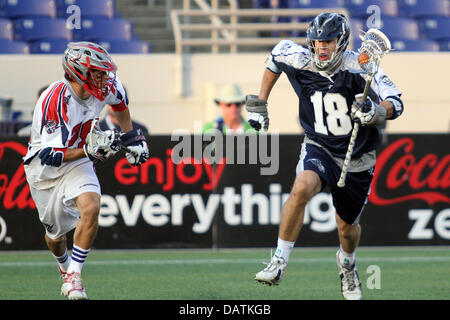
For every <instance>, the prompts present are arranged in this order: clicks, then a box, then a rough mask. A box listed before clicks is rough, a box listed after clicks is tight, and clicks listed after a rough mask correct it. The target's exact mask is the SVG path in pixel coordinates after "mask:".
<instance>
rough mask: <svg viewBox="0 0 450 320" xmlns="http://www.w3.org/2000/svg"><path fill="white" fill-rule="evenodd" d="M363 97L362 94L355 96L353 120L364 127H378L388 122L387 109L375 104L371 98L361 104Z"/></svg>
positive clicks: (351, 114) (352, 112)
mask: <svg viewBox="0 0 450 320" xmlns="http://www.w3.org/2000/svg"><path fill="white" fill-rule="evenodd" d="M362 97H363V94H362V93H360V94H357V95H356V96H355V101H353V104H352V110H351V113H350V116H351V117H352V119H353V120H354V121H355V122H358V123H360V124H361V125H362V126H371V127H376V126H379V125H381V124H383V123H384V121H385V120H386V109H385V108H383V107H382V106H380V105H378V104H376V103H375V102H373V101H372V99H370V97H369V96H368V97H367V99H366V101H365V102H363V103H361V100H362Z"/></svg>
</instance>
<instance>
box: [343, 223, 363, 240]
mask: <svg viewBox="0 0 450 320" xmlns="http://www.w3.org/2000/svg"><path fill="white" fill-rule="evenodd" d="M338 229H339V233H340V235H341V237H342V238H344V239H349V240H351V239H353V238H354V237H355V235H357V234H358V233H359V232H361V227H360V225H359V224H356V225H351V224H348V223H345V222H343V223H341V224H340V225H339V226H338Z"/></svg>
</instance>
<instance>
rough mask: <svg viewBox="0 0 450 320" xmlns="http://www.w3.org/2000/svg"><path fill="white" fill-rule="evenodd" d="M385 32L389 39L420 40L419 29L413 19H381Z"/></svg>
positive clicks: (382, 28) (382, 29)
mask: <svg viewBox="0 0 450 320" xmlns="http://www.w3.org/2000/svg"><path fill="white" fill-rule="evenodd" d="M381 23H382V27H381V29H380V30H381V31H383V32H384V33H385V34H386V35H387V36H388V38H389V39H391V40H394V39H402V40H404V39H410V40H417V39H419V29H418V27H417V23H416V21H415V20H413V19H407V18H393V17H390V18H388V17H385V18H382V19H381Z"/></svg>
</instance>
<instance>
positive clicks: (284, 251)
mask: <svg viewBox="0 0 450 320" xmlns="http://www.w3.org/2000/svg"><path fill="white" fill-rule="evenodd" d="M294 244H295V242H291V241H285V240H283V239H281V238H278V243H277V250H276V251H275V256H277V257H281V258H283V259H284V261H285V262H286V263H288V261H289V256H290V255H291V251H292V248H293V247H294Z"/></svg>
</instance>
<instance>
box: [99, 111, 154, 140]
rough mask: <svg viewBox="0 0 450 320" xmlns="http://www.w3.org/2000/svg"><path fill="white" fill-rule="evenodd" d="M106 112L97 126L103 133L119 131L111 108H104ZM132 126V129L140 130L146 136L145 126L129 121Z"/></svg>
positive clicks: (117, 122)
mask: <svg viewBox="0 0 450 320" xmlns="http://www.w3.org/2000/svg"><path fill="white" fill-rule="evenodd" d="M106 108H107V111H106V115H105V117H104V118H103V119H102V120H101V121H100V122H99V126H100V130H102V131H105V130H114V129H117V130H119V131H120V125H119V121H118V120H117V118H116V115H115V112H114V110H113V109H112V107H111V106H109V105H108V106H106ZM131 123H132V125H133V129H141V131H142V134H144V135H146V134H148V133H149V132H148V129H147V127H146V126H145V125H143V124H141V123H139V122H136V121H133V120H132V121H131Z"/></svg>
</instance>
